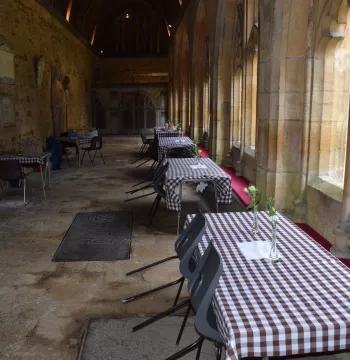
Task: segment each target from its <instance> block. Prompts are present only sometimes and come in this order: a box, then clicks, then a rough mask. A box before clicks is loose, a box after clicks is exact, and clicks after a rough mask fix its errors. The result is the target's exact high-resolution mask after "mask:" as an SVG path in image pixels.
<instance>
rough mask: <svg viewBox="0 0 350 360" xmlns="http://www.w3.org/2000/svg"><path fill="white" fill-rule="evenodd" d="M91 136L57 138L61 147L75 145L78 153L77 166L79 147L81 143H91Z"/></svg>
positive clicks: (79, 156) (79, 161)
mask: <svg viewBox="0 0 350 360" xmlns="http://www.w3.org/2000/svg"><path fill="white" fill-rule="evenodd" d="M91 139H92V137H91V136H60V137H58V140H59V141H60V142H61V144H62V146H63V147H65V146H66V147H72V146H73V147H75V148H76V151H77V154H78V159H77V161H78V166H79V167H80V165H81V160H80V158H81V148H82V146H83V145H87V144H91Z"/></svg>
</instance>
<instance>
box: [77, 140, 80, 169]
mask: <svg viewBox="0 0 350 360" xmlns="http://www.w3.org/2000/svg"><path fill="white" fill-rule="evenodd" d="M77 151H78V167H80V145H77Z"/></svg>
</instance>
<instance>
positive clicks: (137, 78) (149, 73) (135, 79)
mask: <svg viewBox="0 0 350 360" xmlns="http://www.w3.org/2000/svg"><path fill="white" fill-rule="evenodd" d="M97 68H98V70H97V76H96V80H97V84H102V85H103V86H106V85H107V86H108V85H112V84H154V83H167V82H168V81H169V60H168V58H161V57H160V58H152V57H150V58H119V59H116V58H115V59H101V60H100V61H99V65H98V67H97Z"/></svg>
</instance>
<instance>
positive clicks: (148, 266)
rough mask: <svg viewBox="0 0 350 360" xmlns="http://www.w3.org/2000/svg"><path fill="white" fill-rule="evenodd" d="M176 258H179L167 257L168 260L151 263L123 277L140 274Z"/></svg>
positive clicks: (176, 257)
mask: <svg viewBox="0 0 350 360" xmlns="http://www.w3.org/2000/svg"><path fill="white" fill-rule="evenodd" d="M178 258H179V257H178V256H176V255H175V256H170V257H168V258H166V259H163V260H159V261H157V262H154V263H152V264H149V265H146V266H143V267H142V268H139V269H136V270H133V271H130V272H128V273H126V274H125V276H130V275H133V274H136V273H138V272H140V271H144V270H147V269H149V268H151V267H154V266H157V265H160V264H163V263H165V262H167V261H170V260H174V259H178Z"/></svg>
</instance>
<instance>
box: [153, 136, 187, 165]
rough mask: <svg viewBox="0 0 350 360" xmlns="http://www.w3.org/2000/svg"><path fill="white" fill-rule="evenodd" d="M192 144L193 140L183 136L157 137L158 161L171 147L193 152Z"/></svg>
mask: <svg viewBox="0 0 350 360" xmlns="http://www.w3.org/2000/svg"><path fill="white" fill-rule="evenodd" d="M193 145H194V144H193V141H192V140H191V139H190V138H188V137H185V136H179V137H161V138H159V139H158V161H161V160H162V159H163V158H164V155H166V154H167V151H168V150H171V149H183V150H184V151H187V152H188V153H191V154H193Z"/></svg>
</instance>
